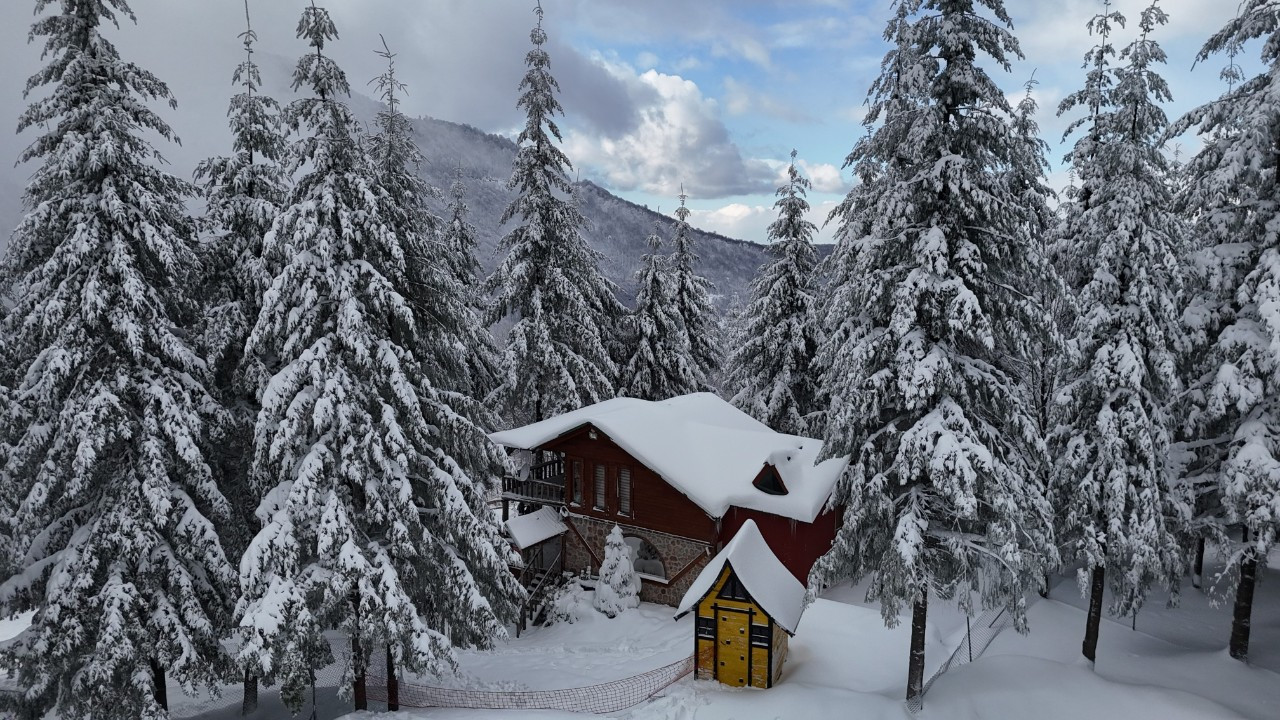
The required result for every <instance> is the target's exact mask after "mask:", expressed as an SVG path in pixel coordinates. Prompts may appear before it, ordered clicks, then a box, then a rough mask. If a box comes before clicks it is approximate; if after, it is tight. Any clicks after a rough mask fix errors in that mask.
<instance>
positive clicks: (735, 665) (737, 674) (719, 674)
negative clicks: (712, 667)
mask: <svg viewBox="0 0 1280 720" xmlns="http://www.w3.org/2000/svg"><path fill="white" fill-rule="evenodd" d="M716 616H717V619H718V620H719V621H720V627H719V631H720V633H719V637H718V638H717V640H718V641H719V643H720V645H719V647H717V648H716V651H717V652H716V655H717V661H718V663H719V665H718V666H717V667H716V680H719V681H720V682H722V683H724V684H725V685H732V686H734V687H743V686H745V685H747V683H748V680H749V679H750V678H751V667H750V664H749V663H748V662H747V658H749V657H750V650H749V648H750V643H751V635H750V628H751V616H750V615H749V614H747V613H745V612H741V611H735V610H729V609H727V608H718V609H717V610H716Z"/></svg>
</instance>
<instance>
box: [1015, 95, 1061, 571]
mask: <svg viewBox="0 0 1280 720" xmlns="http://www.w3.org/2000/svg"><path fill="white" fill-rule="evenodd" d="M1035 85H1036V81H1035V78H1032V79H1031V80H1029V81H1027V83H1026V84H1025V86H1024V87H1025V92H1024V94H1023V97H1022V100H1021V101H1019V102H1018V104H1017V106H1015V107H1014V114H1013V129H1014V132H1015V134H1016V135H1017V138H1018V144H1017V145H1015V146H1014V148H1015V154H1014V155H1013V156H1012V157H1011V159H1010V161H1009V167H1008V170H1007V174H1006V178H1007V180H1008V182H1009V184H1010V188H1009V189H1010V191H1011V192H1012V193H1013V194H1014V195H1015V196H1016V197H1017V198H1018V201H1017V206H1018V207H1019V208H1020V209H1021V210H1022V211H1023V219H1022V221H1021V222H1020V223H1019V224H1018V231H1019V232H1020V233H1022V234H1024V235H1025V239H1026V241H1027V242H1028V243H1029V244H1030V247H1031V248H1032V249H1033V250H1034V254H1033V255H1032V261H1033V263H1034V266H1035V273H1034V274H1033V275H1032V276H1031V278H1030V279H1031V281H1032V282H1031V286H1032V288H1033V293H1032V295H1033V297H1034V299H1035V302H1036V304H1037V305H1039V307H1040V308H1041V310H1042V311H1043V312H1044V313H1045V315H1046V316H1047V319H1048V322H1047V323H1045V324H1044V325H1043V326H1042V327H1040V328H1039V330H1038V332H1037V333H1036V334H1033V335H1032V337H1031V345H1030V348H1029V350H1030V352H1029V354H1028V355H1027V357H1026V358H1024V359H1023V360H1022V362H1021V363H1020V365H1019V366H1018V367H1016V372H1017V374H1018V376H1019V377H1020V378H1021V381H1022V385H1023V387H1024V391H1025V392H1026V395H1027V401H1028V404H1029V406H1030V409H1031V413H1032V417H1033V418H1034V419H1035V423H1036V435H1037V436H1038V438H1039V442H1041V443H1046V444H1047V442H1048V439H1049V436H1050V434H1051V433H1052V432H1053V429H1054V427H1055V424H1056V420H1057V418H1056V415H1055V414H1054V408H1055V405H1054V398H1055V397H1056V395H1057V390H1058V386H1059V385H1060V384H1061V375H1062V365H1063V356H1064V354H1065V352H1064V338H1063V331H1064V329H1066V328H1068V327H1069V324H1070V323H1071V321H1072V315H1071V311H1072V308H1073V307H1074V302H1073V299H1072V295H1071V291H1070V289H1069V288H1068V287H1067V286H1066V283H1065V282H1063V280H1062V277H1061V275H1059V274H1058V270H1057V267H1056V265H1055V261H1057V260H1059V259H1060V255H1061V254H1062V249H1061V247H1060V245H1059V244H1057V243H1055V236H1054V231H1055V229H1056V227H1057V223H1058V217H1057V215H1056V213H1055V212H1054V209H1053V208H1052V207H1051V203H1052V201H1053V200H1054V196H1055V193H1054V192H1053V190H1052V189H1051V188H1050V187H1049V185H1048V181H1047V178H1046V173H1047V172H1048V170H1049V163H1048V160H1046V158H1045V152H1046V151H1047V150H1048V144H1047V143H1046V142H1045V141H1044V140H1042V139H1041V138H1040V128H1039V126H1038V125H1037V123H1036V121H1035V116H1036V112H1037V111H1038V109H1039V107H1038V103H1037V102H1036V99H1035V96H1034V95H1033V90H1034V88H1035ZM1032 464H1033V467H1034V468H1035V477H1036V481H1037V482H1038V483H1039V484H1040V487H1041V489H1042V491H1043V492H1045V493H1049V491H1050V488H1051V486H1052V482H1053V460H1052V458H1051V457H1050V455H1049V453H1048V452H1047V448H1045V449H1044V450H1042V451H1041V452H1037V453H1036V454H1035V456H1034V460H1033V463H1032ZM1048 591H1049V587H1048V581H1047V580H1046V582H1045V586H1044V587H1043V588H1041V589H1040V592H1041V593H1042V594H1045V595H1047V594H1048Z"/></svg>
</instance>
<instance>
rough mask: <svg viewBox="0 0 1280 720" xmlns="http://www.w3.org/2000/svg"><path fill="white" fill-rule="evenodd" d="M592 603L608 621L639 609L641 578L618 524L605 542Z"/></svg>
mask: <svg viewBox="0 0 1280 720" xmlns="http://www.w3.org/2000/svg"><path fill="white" fill-rule="evenodd" d="M591 604H592V607H594V608H595V609H596V610H597V611H599V612H602V613H604V614H605V615H607V616H608V617H611V618H614V617H617V616H618V615H621V614H622V613H624V612H626V611H627V610H628V609H630V608H634V607H639V606H640V578H639V576H637V575H636V571H635V568H634V567H633V566H632V564H631V548H630V547H628V546H627V541H626V540H625V539H624V538H623V537H622V529H621V528H619V527H618V526H617V525H614V526H613V529H612V530H610V531H609V536H608V537H607V538H605V541H604V560H603V561H601V563H600V579H599V580H598V581H597V582H596V592H595V597H594V598H593V599H592V601H591Z"/></svg>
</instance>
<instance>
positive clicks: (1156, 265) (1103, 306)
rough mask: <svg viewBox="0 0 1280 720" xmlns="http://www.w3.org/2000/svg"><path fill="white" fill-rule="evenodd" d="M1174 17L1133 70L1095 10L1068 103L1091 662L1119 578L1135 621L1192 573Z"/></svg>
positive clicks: (1082, 548)
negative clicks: (1176, 446)
mask: <svg viewBox="0 0 1280 720" xmlns="http://www.w3.org/2000/svg"><path fill="white" fill-rule="evenodd" d="M1166 20H1167V17H1166V15H1165V13H1164V11H1162V10H1161V9H1160V8H1159V7H1158V6H1157V5H1156V4H1155V3H1152V4H1151V5H1150V6H1149V7H1147V8H1146V9H1145V10H1144V11H1143V12H1142V15H1141V18H1140V20H1139V28H1140V30H1141V34H1140V36H1139V38H1138V39H1137V40H1135V41H1134V42H1133V43H1131V44H1130V45H1128V46H1127V47H1126V48H1125V49H1124V50H1123V51H1122V52H1121V53H1120V55H1119V60H1120V61H1121V62H1123V65H1117V66H1112V65H1110V64H1109V63H1110V56H1111V55H1113V50H1112V46H1111V44H1110V34H1111V31H1112V29H1113V28H1114V27H1115V26H1116V25H1118V24H1122V23H1123V17H1122V16H1120V15H1119V14H1118V13H1115V12H1113V11H1111V10H1110V8H1109V7H1108V8H1105V9H1104V11H1103V12H1102V13H1100V14H1098V15H1097V16H1095V17H1094V18H1093V19H1092V20H1091V21H1090V23H1089V28H1090V31H1091V32H1093V33H1095V34H1097V35H1098V36H1099V37H1100V38H1101V40H1100V42H1099V44H1098V45H1097V46H1096V47H1095V48H1094V49H1092V50H1091V51H1090V53H1089V55H1088V56H1087V63H1088V65H1089V66H1090V67H1091V72H1090V76H1089V79H1088V82H1087V84H1086V86H1085V88H1084V89H1082V90H1080V91H1077V92H1075V93H1072V94H1070V95H1068V96H1067V97H1066V98H1065V99H1064V100H1063V101H1062V104H1061V106H1060V108H1059V112H1060V113H1068V112H1071V111H1072V110H1075V109H1077V108H1083V109H1085V110H1086V111H1087V114H1086V115H1085V116H1084V117H1082V118H1079V119H1077V120H1075V121H1073V122H1072V123H1071V125H1070V127H1069V130H1068V132H1069V133H1070V132H1073V131H1075V130H1076V129H1078V128H1081V127H1083V128H1084V129H1085V134H1084V136H1082V137H1081V138H1080V139H1079V140H1078V141H1077V142H1076V144H1075V146H1074V147H1073V148H1072V150H1071V152H1070V153H1069V154H1068V160H1069V161H1070V162H1071V165H1072V167H1073V169H1074V170H1075V172H1076V175H1077V177H1078V178H1079V181H1080V187H1079V188H1078V189H1077V191H1076V192H1075V193H1074V194H1073V195H1072V197H1071V198H1070V201H1069V203H1070V204H1069V206H1068V208H1067V209H1066V211H1065V212H1064V216H1065V217H1064V221H1063V223H1062V226H1061V236H1060V237H1061V241H1062V242H1063V243H1064V244H1066V245H1068V246H1070V247H1071V248H1072V251H1071V261H1070V263H1069V264H1068V266H1067V273H1066V275H1067V279H1068V282H1070V283H1072V286H1073V288H1075V290H1076V293H1077V300H1078V303H1079V315H1078V317H1077V319H1076V324H1075V330H1074V334H1073V338H1072V340H1071V353H1070V358H1069V364H1068V367H1067V368H1066V369H1065V371H1064V384H1063V386H1062V388H1061V390H1060V391H1059V403H1060V405H1061V413H1062V414H1061V418H1062V427H1061V428H1060V429H1058V430H1057V431H1055V436H1056V437H1055V441H1056V442H1057V443H1058V444H1059V447H1060V450H1059V453H1058V455H1059V457H1058V459H1057V467H1056V470H1055V489H1054V497H1055V503H1056V504H1057V507H1058V513H1059V515H1060V516H1061V517H1062V527H1063V528H1064V535H1063V536H1062V537H1060V538H1059V541H1060V543H1061V544H1062V546H1063V548H1064V559H1065V560H1073V561H1078V562H1079V563H1080V564H1081V566H1082V567H1081V569H1080V571H1079V580H1080V588H1081V591H1082V592H1087V593H1088V595H1089V612H1088V620H1087V625H1086V630H1085V640H1084V643H1083V652H1084V655H1085V657H1086V658H1088V659H1089V660H1090V661H1093V660H1094V659H1095V657H1096V651H1097V639H1098V628H1099V623H1100V620H1101V616H1102V598H1103V589H1104V587H1105V585H1106V583H1107V582H1108V581H1109V582H1110V587H1111V591H1112V597H1113V601H1112V604H1111V608H1110V609H1111V612H1112V613H1114V614H1117V615H1122V616H1127V615H1133V614H1135V613H1137V612H1138V610H1139V609H1140V608H1141V607H1142V604H1143V601H1144V600H1145V599H1146V596H1147V593H1148V592H1149V591H1150V589H1151V588H1152V586H1159V587H1162V588H1168V589H1169V590H1170V592H1171V593H1173V595H1172V597H1173V599H1174V600H1176V598H1177V594H1176V593H1177V585H1178V579H1179V574H1180V573H1181V569H1182V566H1183V549H1182V545H1181V543H1180V541H1179V537H1178V535H1177V533H1178V531H1179V530H1180V526H1181V524H1182V523H1183V522H1184V521H1185V520H1186V519H1187V518H1186V515H1187V513H1188V510H1187V508H1186V506H1185V504H1184V503H1183V501H1182V499H1181V498H1180V496H1179V495H1177V494H1176V493H1175V491H1174V488H1173V487H1172V486H1171V479H1172V478H1171V477H1170V467H1169V444H1170V429H1171V419H1170V417H1169V412H1168V410H1169V404H1170V402H1171V401H1172V400H1173V398H1174V393H1175V392H1176V391H1177V389H1178V386H1179V382H1178V377H1177V368H1176V357H1175V352H1174V344H1175V343H1176V342H1177V338H1178V336H1179V334H1180V332H1181V330H1180V325H1179V321H1178V313H1177V302H1178V297H1177V291H1178V287H1179V285H1180V283H1181V274H1180V271H1179V270H1180V268H1179V262H1178V252H1179V250H1180V245H1181V242H1182V234H1183V231H1182V227H1181V221H1180V219H1179V218H1178V216H1177V215H1176V213H1175V211H1174V207H1173V198H1172V196H1171V193H1170V188H1169V185H1168V183H1167V182H1166V176H1167V172H1166V162H1167V161H1166V160H1165V158H1164V156H1163V155H1162V154H1161V152H1160V148H1159V142H1160V136H1161V133H1162V132H1163V131H1164V130H1165V126H1166V125H1167V120H1166V118H1165V115H1164V112H1163V111H1162V110H1161V109H1160V107H1159V105H1158V104H1157V103H1159V102H1166V101H1168V100H1169V99H1170V98H1169V89H1168V86H1167V85H1166V84H1165V82H1164V80H1163V79H1162V78H1161V77H1160V76H1159V75H1158V74H1157V72H1156V68H1155V66H1156V65H1157V64H1159V63H1162V62H1164V57H1165V56H1164V52H1163V51H1162V50H1161V49H1160V46H1159V45H1158V44H1157V43H1156V41H1155V40H1154V39H1153V38H1152V37H1151V33H1152V32H1153V31H1154V30H1155V29H1156V28H1157V26H1159V25H1162V24H1164V23H1165V22H1166Z"/></svg>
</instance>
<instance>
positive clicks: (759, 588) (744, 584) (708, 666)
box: [676, 520, 805, 688]
mask: <svg viewBox="0 0 1280 720" xmlns="http://www.w3.org/2000/svg"><path fill="white" fill-rule="evenodd" d="M804 593H805V590H804V586H803V585H801V584H800V581H798V580H796V578H795V576H794V575H792V574H791V572H790V571H789V570H787V568H786V566H785V565H783V564H782V561H781V560H779V559H778V557H777V555H774V553H773V550H771V549H770V548H769V544H768V543H767V542H765V539H764V536H763V535H761V534H760V529H759V528H758V527H756V524H755V522H754V521H752V520H747V521H746V523H744V524H743V525H742V527H741V528H740V529H739V530H738V532H737V533H736V534H735V535H734V536H733V539H732V540H730V541H729V544H728V545H725V547H724V549H723V550H721V551H720V552H719V553H718V554H717V555H716V556H715V557H714V558H712V560H711V562H710V563H708V564H707V566H706V567H705V568H703V570H702V572H701V573H700V574H699V575H698V577H697V579H696V580H694V581H693V585H691V586H690V587H689V591H688V592H687V593H685V596H684V599H683V600H681V601H680V605H679V607H678V609H677V610H676V618H677V619H678V618H680V617H683V616H684V615H687V614H688V613H690V612H694V613H695V620H694V647H695V660H694V662H695V677H697V678H698V679H700V680H712V679H714V680H718V681H720V682H721V683H724V684H725V685H732V686H735V687H743V686H750V687H758V688H769V687H773V685H774V684H775V683H777V682H778V680H779V679H781V677H782V664H783V662H784V661H785V660H786V658H787V642H788V638H790V637H791V636H792V635H794V634H795V632H796V626H797V625H798V624H799V622H800V615H801V614H802V613H803V612H804Z"/></svg>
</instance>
